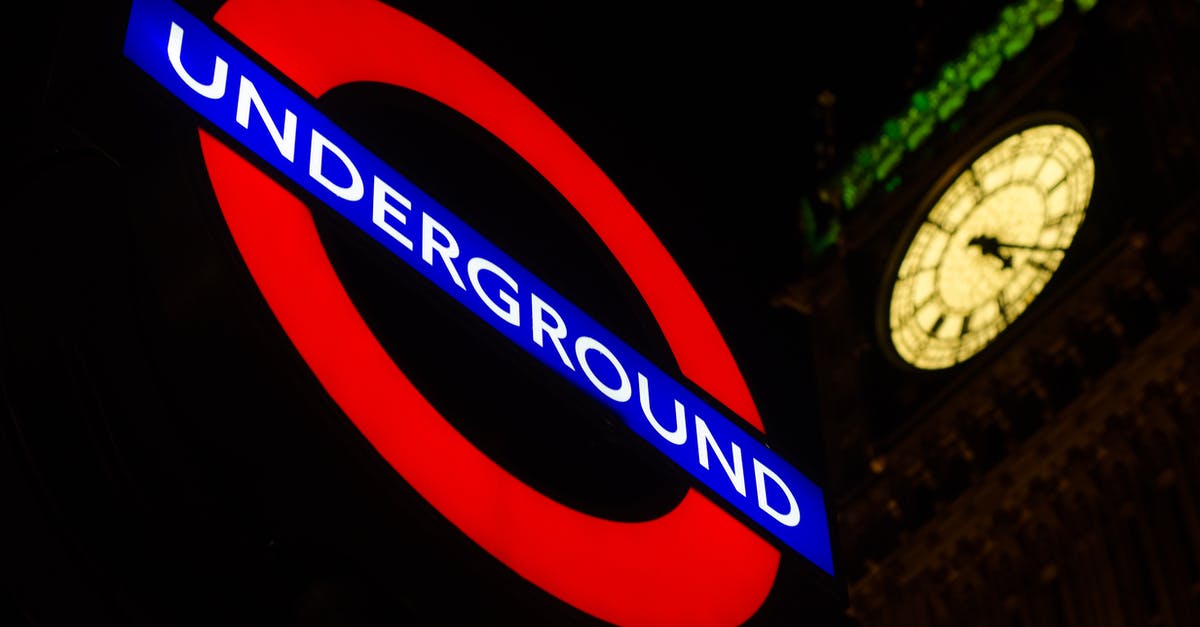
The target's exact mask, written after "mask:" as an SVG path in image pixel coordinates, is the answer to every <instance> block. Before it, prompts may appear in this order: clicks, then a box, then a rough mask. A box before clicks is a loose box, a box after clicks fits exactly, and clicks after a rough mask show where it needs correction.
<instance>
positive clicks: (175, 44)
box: [167, 22, 229, 100]
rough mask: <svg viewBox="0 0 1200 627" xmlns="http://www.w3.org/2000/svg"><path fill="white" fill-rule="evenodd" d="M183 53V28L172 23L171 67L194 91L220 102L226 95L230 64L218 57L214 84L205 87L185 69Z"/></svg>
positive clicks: (168, 46)
mask: <svg viewBox="0 0 1200 627" xmlns="http://www.w3.org/2000/svg"><path fill="white" fill-rule="evenodd" d="M182 51H183V28H182V27H180V26H179V25H178V24H176V23H175V22H171V38H170V39H168V40H167V57H168V58H169V59H171V67H173V68H175V73H176V74H178V75H179V78H182V79H183V82H184V83H187V86H188V87H191V88H192V90H193V91H195V92H196V93H198V94H200V95H201V96H204V97H205V98H208V99H209V100H219V99H220V98H221V96H224V95H225V83H226V82H227V79H228V76H229V64H228V63H226V62H225V59H222V58H221V57H216V61H215V62H213V78H212V82H211V83H209V84H207V85H205V84H203V83H201V82H200V81H198V80H196V79H195V78H192V75H191V74H189V73H188V71H187V70H185V69H184V68H183V61H181V60H180V56H181V52H182Z"/></svg>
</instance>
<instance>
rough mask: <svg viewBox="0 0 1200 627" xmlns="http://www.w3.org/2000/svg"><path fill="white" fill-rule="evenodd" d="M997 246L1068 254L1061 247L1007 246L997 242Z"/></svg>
mask: <svg viewBox="0 0 1200 627" xmlns="http://www.w3.org/2000/svg"><path fill="white" fill-rule="evenodd" d="M996 246H998V247H1000V248H1019V249H1021V250H1040V251H1043V252H1048V253H1053V252H1066V250H1067V249H1066V248H1062V247H1059V246H1034V245H1030V244H1005V243H1004V242H999V241H998V242H996Z"/></svg>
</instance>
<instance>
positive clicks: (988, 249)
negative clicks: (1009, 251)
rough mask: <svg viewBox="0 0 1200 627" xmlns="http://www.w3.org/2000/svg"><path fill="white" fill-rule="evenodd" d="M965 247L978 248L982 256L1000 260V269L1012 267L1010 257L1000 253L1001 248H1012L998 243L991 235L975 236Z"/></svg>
mask: <svg viewBox="0 0 1200 627" xmlns="http://www.w3.org/2000/svg"><path fill="white" fill-rule="evenodd" d="M967 246H978V247H979V252H980V253H981V254H984V255H991V256H993V257H995V258H996V259H999V260H1000V264H1001V267H1002V268H1004V269H1005V270H1007V269H1009V268H1011V267H1012V257H1011V256H1010V255H1005V254H1004V253H1001V252H1000V249H1001V248H1012V247H1011V246H1005V245H1004V244H1001V243H1000V240H998V239H996V238H994V237H992V236H991V235H976V236H975V237H972V238H971V241H969V242H967Z"/></svg>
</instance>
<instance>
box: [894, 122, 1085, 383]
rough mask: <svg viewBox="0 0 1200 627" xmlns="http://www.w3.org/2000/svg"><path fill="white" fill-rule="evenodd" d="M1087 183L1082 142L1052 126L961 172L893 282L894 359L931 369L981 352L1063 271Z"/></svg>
mask: <svg viewBox="0 0 1200 627" xmlns="http://www.w3.org/2000/svg"><path fill="white" fill-rule="evenodd" d="M1094 181H1095V164H1094V163H1093V160H1092V151H1091V148H1090V147H1089V146H1088V143H1087V141H1086V140H1084V138H1083V136H1081V135H1080V134H1079V133H1078V132H1077V131H1075V130H1074V129H1072V128H1070V127H1067V126H1063V125H1061V124H1044V125H1040V126H1032V127H1028V128H1025V129H1024V130H1021V131H1019V132H1016V133H1014V134H1012V135H1010V136H1008V137H1007V138H1005V139H1003V140H1001V141H1000V142H999V143H997V144H995V145H993V146H992V147H991V148H989V149H988V150H986V151H985V152H984V153H983V154H982V155H981V156H979V157H978V158H976V159H975V161H974V162H973V163H970V164H969V165H968V166H967V167H966V168H964V169H962V170H961V171H960V172H959V173H958V174H957V175H956V176H955V177H954V178H953V179H952V182H951V183H950V185H949V186H948V187H947V188H946V190H945V191H944V192H943V193H942V194H941V196H940V197H939V198H938V199H937V200H936V202H934V203H932V205H931V206H930V208H929V209H928V211H927V212H926V213H925V215H924V216H923V221H922V222H921V223H920V224H919V225H918V226H917V227H916V230H915V232H914V234H913V236H912V239H911V240H910V241H909V243H908V245H907V250H906V251H905V252H904V253H903V257H902V258H901V260H900V262H899V264H898V266H897V270H896V274H895V276H894V277H892V281H893V283H892V287H891V300H890V304H889V308H888V323H889V326H890V330H891V340H892V345H893V346H894V348H895V349H896V353H897V354H898V355H899V356H900V357H901V358H903V359H904V360H905V361H906V362H908V363H909V364H912V365H913V366H915V367H917V368H920V369H924V370H936V369H941V368H948V367H950V366H953V365H955V364H958V363H960V362H962V361H964V360H966V359H968V358H969V357H971V356H973V355H975V354H976V353H978V352H979V351H981V350H983V349H984V348H985V347H986V346H987V345H988V344H990V343H991V342H992V341H993V340H994V339H995V338H996V336H997V335H999V334H1000V332H1001V331H1003V330H1004V329H1005V328H1007V327H1008V326H1009V325H1010V324H1012V323H1013V321H1015V320H1016V319H1017V317H1018V316H1020V315H1021V313H1022V312H1024V311H1025V308H1026V307H1028V306H1029V304H1030V303H1031V302H1033V300H1034V298H1036V297H1037V295H1038V294H1039V293H1040V292H1041V291H1042V288H1044V287H1045V285H1046V283H1047V281H1049V280H1050V277H1051V276H1052V275H1053V274H1054V272H1055V271H1056V270H1057V269H1058V267H1059V264H1060V263H1062V260H1063V257H1064V256H1065V255H1066V252H1067V248H1068V247H1069V246H1070V245H1071V240H1072V239H1074V237H1075V232H1076V230H1078V229H1079V225H1080V223H1081V222H1082V221H1083V217H1084V212H1085V211H1086V209H1087V205H1088V201H1089V199H1090V198H1091V195H1092V184H1093V182H1094ZM927 206H929V205H927Z"/></svg>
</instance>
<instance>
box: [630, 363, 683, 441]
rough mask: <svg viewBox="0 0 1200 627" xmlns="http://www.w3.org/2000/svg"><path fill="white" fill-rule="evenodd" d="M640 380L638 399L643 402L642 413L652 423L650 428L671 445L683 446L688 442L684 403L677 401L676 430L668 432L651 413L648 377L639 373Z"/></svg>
mask: <svg viewBox="0 0 1200 627" xmlns="http://www.w3.org/2000/svg"><path fill="white" fill-rule="evenodd" d="M637 378H638V399H639V400H640V401H641V402H642V413H643V414H645V415H646V420H649V421H650V426H651V427H654V430H655V431H657V432H658V434H659V435H661V436H662V437H663V439H665V440H666V441H668V442H670V443H671V444H677V445H678V444H683V443H684V442H687V423H686V422H684V420H685V412H684V409H683V403H680V402H679V401H678V400H676V401H675V430H674V431H667V429H666V427H663V426H662V423H660V422H659V421H658V419H657V418H655V417H654V414H653V413H652V412H651V411H650V385H649V381H647V380H646V375H644V374H642V373H640V372H639V373H637Z"/></svg>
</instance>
